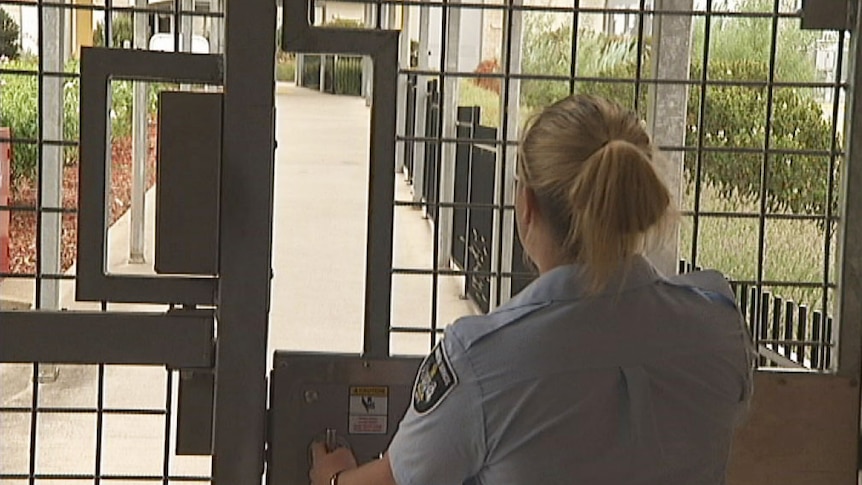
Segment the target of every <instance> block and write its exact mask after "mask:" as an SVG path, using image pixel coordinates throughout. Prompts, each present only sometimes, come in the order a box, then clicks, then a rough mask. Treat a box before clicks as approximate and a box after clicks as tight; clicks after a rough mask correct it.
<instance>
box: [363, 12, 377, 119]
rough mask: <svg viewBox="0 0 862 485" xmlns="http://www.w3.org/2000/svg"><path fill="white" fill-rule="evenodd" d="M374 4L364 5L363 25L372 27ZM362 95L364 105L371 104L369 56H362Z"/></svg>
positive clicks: (372, 63) (371, 63) (374, 17)
mask: <svg viewBox="0 0 862 485" xmlns="http://www.w3.org/2000/svg"><path fill="white" fill-rule="evenodd" d="M377 13H378V12H377V8H376V6H375V5H371V4H366V5H365V27H367V28H370V29H373V28H375V27H377V25H375V19H376V14H377ZM362 97H364V98H365V106H371V103H372V101H373V100H374V62H373V61H372V60H371V57H369V56H363V57H362Z"/></svg>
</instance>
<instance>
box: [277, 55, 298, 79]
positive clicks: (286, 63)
mask: <svg viewBox="0 0 862 485" xmlns="http://www.w3.org/2000/svg"><path fill="white" fill-rule="evenodd" d="M275 79H276V80H277V81H281V82H293V81H294V80H295V79H296V56H293V55H290V54H285V53H283V52H280V53H279V54H278V55H277V56H276V60H275Z"/></svg>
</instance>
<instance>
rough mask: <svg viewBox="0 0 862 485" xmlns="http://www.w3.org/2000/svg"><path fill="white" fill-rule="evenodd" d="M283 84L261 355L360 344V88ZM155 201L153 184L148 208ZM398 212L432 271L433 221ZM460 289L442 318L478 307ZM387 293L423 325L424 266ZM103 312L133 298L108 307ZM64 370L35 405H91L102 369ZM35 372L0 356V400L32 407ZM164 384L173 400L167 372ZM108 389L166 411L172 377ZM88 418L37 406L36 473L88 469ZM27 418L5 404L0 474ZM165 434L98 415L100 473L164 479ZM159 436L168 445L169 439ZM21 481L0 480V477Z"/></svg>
mask: <svg viewBox="0 0 862 485" xmlns="http://www.w3.org/2000/svg"><path fill="white" fill-rule="evenodd" d="M279 92H280V94H279V95H278V96H277V109H278V117H277V139H278V142H279V148H278V150H277V152H276V171H275V175H276V181H275V207H274V211H275V212H274V218H275V223H274V234H275V235H274V241H273V243H274V246H273V247H274V251H273V268H274V271H275V278H274V280H273V287H272V310H271V319H270V322H271V323H270V351H269V354H270V355H272V351H274V350H275V349H290V350H317V351H337V352H358V351H359V350H360V349H361V346H362V330H361V329H362V315H363V298H364V265H365V237H366V233H365V224H366V216H367V210H366V207H367V195H368V194H367V178H368V137H369V122H370V116H369V110H368V108H366V107H365V105H364V102H363V101H362V100H361V99H358V98H349V97H336V96H329V95H321V94H319V93H316V92H313V91H307V90H303V89H297V88H293V87H289V88H286V87H282V89H280V90H279ZM396 192H397V197H398V198H399V199H400V200H409V198H410V187H409V186H408V185H407V184H406V183H405V182H404V181H403V178H402V177H400V176H399V177H397V180H396ZM153 206H154V204H153V193H152V191H151V192H150V193H149V194H148V208H152V207H153ZM395 217H396V228H395V235H394V237H395V239H394V241H395V248H396V249H395V255H394V257H395V263H394V266H395V267H399V268H424V269H430V268H431V266H432V264H431V251H432V230H431V227H430V225H429V224H428V222H427V220H425V219H423V218H422V216H421V212H419V211H417V210H413V209H410V208H397V209H396V216H395ZM152 227H153V215H152V212H151V211H149V216H148V234H149V242H148V249H149V256H148V261H152V260H153V258H152V247H153V246H154V245H153V244H152V234H153V231H152ZM109 237H110V242H109V248H110V251H109V260H110V267H111V269H112V271H113V272H120V273H124V272H129V273H150V272H152V268H151V266H150V265H129V264H127V263H126V262H125V254H126V247H127V243H126V241H128V219H127V218H124V219H121V220H120V221H119V222H118V223H117V224H116V225H115V226H114V227H113V228H112V230H111V233H110V236H109ZM462 288H463V283H462V282H461V281H459V279H458V278H451V277H449V278H440V279H439V281H438V291H439V293H438V302H437V311H438V324H439V325H441V326H442V325H446V324H448V323H450V322H451V321H452V320H454V319H455V318H457V317H458V316H460V315H465V314H469V313H472V312H473V307H472V305H471V304H469V303H468V301H466V300H464V299H462V298H461V294H460V293H461V289H462ZM62 293H63V295H62V298H61V302H62V303H61V305H62V306H63V307H66V308H70V309H83V308H88V307H89V308H92V306H91V305H89V304H78V303H76V302H75V301H74V286H73V285H72V284H64V286H63V289H62ZM32 295H33V282H20V281H19V282H15V281H14V280H6V281H4V282H2V283H0V297H3V298H13V299H15V300H18V301H24V302H26V301H28V299H29V301H32ZM392 300H393V305H392V322H393V323H394V324H395V325H399V326H419V327H425V328H428V327H429V326H430V316H431V305H432V302H431V279H430V277H416V276H411V277H403V276H396V277H395V278H394V282H393V295H392ZM111 309H112V310H116V311H122V310H130V309H140V308H137V307H132V306H119V305H118V306H113V305H112V306H111ZM148 309H150V310H152V309H157V308H154V307H149V308H148ZM428 348H429V343H428V338H427V337H424V336H418V335H417V336H409V337H405V336H394V337H393V340H392V349H393V352H394V353H399V354H421V353H424V352H427V351H428ZM59 371H60V372H59V378H58V379H57V380H56V381H55V382H53V383H46V384H41V385H40V386H39V403H40V406H47V407H55V408H94V407H95V406H96V403H97V399H98V387H99V386H98V367H97V366H60V367H59ZM32 377H33V366H30V365H0V407H7V408H15V407H19V408H22V409H23V408H27V407H29V406H30V405H31V403H32V400H33V395H32V388H33V386H32ZM172 387H173V388H174V392H173V393H172V394H173V395H174V400H175V388H176V382H173V386H172ZM103 389H104V395H103V398H104V405H105V407H106V408H113V409H146V410H159V409H161V410H164V408H165V403H166V399H167V397H168V394H167V392H166V390H167V389H168V386H167V375H166V372H165V371H164V369H162V368H158V367H130V366H108V367H106V371H105V375H104V387H103ZM174 419H175V418H172V421H173V420H174ZM96 424H97V423H96V415H95V414H92V413H90V414H87V413H75V414H72V413H40V414H39V416H38V419H37V420H36V438H37V446H36V447H37V450H38V452H37V456H36V463H37V473H40V474H45V473H48V474H92V473H94V471H95V454H96V442H97V440H96ZM172 427H173V426H172ZM30 428H31V417H30V414H29V413H27V412H0V473H6V474H9V473H14V474H25V475H26V474H27V473H28V470H29V459H30V453H29V447H30V436H31V432H30ZM165 433H166V431H165V417H164V416H163V415H158V414H152V415H147V414H140V415H125V414H106V415H105V416H104V422H103V429H102V461H101V471H102V473H103V474H112V475H136V476H141V475H155V476H161V474H162V466H163V460H164V459H163V457H164V453H165V441H166V440H165ZM169 437H170V434H169ZM168 441H169V442H170V444H171V445H172V444H173V439H172V438H171V439H169V440H168ZM168 453H169V455H171V458H170V469H171V474H172V475H185V476H206V475H208V474H209V467H210V460H209V458H207V457H176V456H175V455H174V453H173V449H172V446H171V448H170V449H169V450H168ZM24 483H26V481H19V480H0V485H23V484H24ZM51 483H56V484H57V485H64V484H66V483H69V484H80V483H88V482H80V481H64V480H60V481H56V482H55V481H52V482H51ZM111 483H114V484H125V485H131V484H136V483H150V482H135V481H126V480H123V481H111ZM185 483H190V482H185ZM191 483H194V482H191Z"/></svg>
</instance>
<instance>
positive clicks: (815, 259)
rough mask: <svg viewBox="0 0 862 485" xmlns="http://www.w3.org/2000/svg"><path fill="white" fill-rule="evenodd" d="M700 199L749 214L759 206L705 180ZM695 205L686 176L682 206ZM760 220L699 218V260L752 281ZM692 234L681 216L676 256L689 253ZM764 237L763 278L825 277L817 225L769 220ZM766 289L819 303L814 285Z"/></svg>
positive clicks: (822, 239) (808, 279)
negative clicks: (678, 249) (678, 248)
mask: <svg viewBox="0 0 862 485" xmlns="http://www.w3.org/2000/svg"><path fill="white" fill-rule="evenodd" d="M700 198H701V204H702V207H703V210H709V211H716V212H735V213H748V214H756V213H758V211H759V210H760V202H759V200H758V199H757V197H755V196H753V195H748V194H745V193H741V192H738V191H736V192H731V193H727V192H726V191H722V190H719V189H718V188H717V187H715V186H714V185H712V184H711V183H709V182H705V183H702V184H701V192H700ZM693 204H694V184H693V183H692V182H691V180H687V182H686V183H685V185H684V192H683V201H682V207H684V208H690V207H692V206H693ZM759 225H760V222H759V221H758V219H756V218H742V217H703V218H700V221H699V224H698V232H697V236H698V243H697V248H698V251H697V263H698V265H699V266H702V267H705V268H719V269H721V271H722V272H724V273H725V274H727V275H730V276H731V277H732V278H734V279H737V280H755V279H756V277H757V260H758V248H759V244H760V241H759ZM830 231H834V228H830ZM832 234H834V232H832ZM692 236H693V225H692V219H691V218H690V217H684V218H682V221H681V224H680V242H681V246H680V255H681V256H682V257H683V258H685V259H688V258H689V257H690V255H691V244H692V241H693V237H692ZM765 236H766V245H765V252H764V273H763V276H764V278H765V279H767V280H771V281H802V282H811V283H821V282H822V281H823V279H824V276H823V265H824V261H823V258H824V252H823V249H824V244H825V241H826V236H827V234H826V232H825V228H824V227H823V226H822V225H821V224H818V223H816V222H813V221H804V220H803V221H800V220H769V221H767V223H766V235H765ZM835 239H836V238H835V237H834V236H833V237H831V238H830V256H831V259H830V261H829V266H830V268H831V269H830V275H831V278H830V279H832V281H834V277H835V255H836V251H835V249H836V248H835ZM770 290H771V291H772V292H773V293H774V294H776V295H780V296H782V297H783V298H787V299H790V300H792V301H795V302H797V303H800V304H805V305H808V306H809V308H812V309H818V310H819V309H820V308H821V305H822V302H823V291H822V290H821V289H817V288H798V287H779V288H771V289H770ZM830 303H831V302H830Z"/></svg>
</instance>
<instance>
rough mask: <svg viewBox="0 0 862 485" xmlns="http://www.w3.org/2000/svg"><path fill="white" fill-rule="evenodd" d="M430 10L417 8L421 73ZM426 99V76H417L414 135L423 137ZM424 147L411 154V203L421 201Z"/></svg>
mask: <svg viewBox="0 0 862 485" xmlns="http://www.w3.org/2000/svg"><path fill="white" fill-rule="evenodd" d="M430 18H431V8H430V7H428V6H426V5H422V6H420V7H419V61H418V62H419V65H418V68H419V69H420V70H423V71H427V70H428V69H430V66H429V62H428V61H429V59H428V58H429V51H428V34H429V32H428V31H429V27H430ZM427 98H428V76H417V79H416V135H417V136H420V137H421V136H425V128H426V126H425V116H426V114H427V110H426V109H425V108H426V105H425V102H426V100H427ZM425 145H426V142H419V143H416V145H415V146H416V150H415V151H414V154H413V202H420V201H421V200H422V187H423V185H424V183H425Z"/></svg>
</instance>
